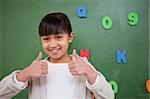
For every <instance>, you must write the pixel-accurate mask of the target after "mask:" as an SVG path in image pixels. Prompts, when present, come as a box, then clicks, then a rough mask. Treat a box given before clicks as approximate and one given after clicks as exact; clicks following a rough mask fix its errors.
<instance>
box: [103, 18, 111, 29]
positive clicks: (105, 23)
mask: <svg viewBox="0 0 150 99" xmlns="http://www.w3.org/2000/svg"><path fill="white" fill-rule="evenodd" d="M102 25H103V27H104V29H106V30H108V29H110V28H111V27H112V19H111V17H110V16H105V17H103V19H102Z"/></svg>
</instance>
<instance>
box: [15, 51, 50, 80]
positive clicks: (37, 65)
mask: <svg viewBox="0 0 150 99" xmlns="http://www.w3.org/2000/svg"><path fill="white" fill-rule="evenodd" d="M41 58H42V52H39V55H38V56H37V58H36V59H35V60H34V61H33V62H32V63H31V65H29V66H28V67H26V68H25V69H23V70H22V71H21V72H19V73H18V75H17V80H18V81H22V82H26V81H27V80H29V79H30V78H40V77H45V76H47V74H48V64H47V63H46V62H42V61H41Z"/></svg>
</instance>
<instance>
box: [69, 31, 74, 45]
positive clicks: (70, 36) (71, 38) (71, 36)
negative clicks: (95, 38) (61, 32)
mask: <svg viewBox="0 0 150 99" xmlns="http://www.w3.org/2000/svg"><path fill="white" fill-rule="evenodd" d="M73 38H74V32H71V33H70V35H69V43H71V42H72V40H73Z"/></svg>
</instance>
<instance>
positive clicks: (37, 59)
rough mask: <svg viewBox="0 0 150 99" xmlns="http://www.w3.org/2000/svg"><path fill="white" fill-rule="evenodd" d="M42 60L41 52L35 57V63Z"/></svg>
mask: <svg viewBox="0 0 150 99" xmlns="http://www.w3.org/2000/svg"><path fill="white" fill-rule="evenodd" d="M41 58H42V52H39V55H38V56H37V58H36V59H35V60H36V61H40V60H41Z"/></svg>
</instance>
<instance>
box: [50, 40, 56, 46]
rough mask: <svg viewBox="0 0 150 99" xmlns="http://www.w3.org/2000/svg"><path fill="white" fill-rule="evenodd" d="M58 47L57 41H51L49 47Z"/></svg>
mask: <svg viewBox="0 0 150 99" xmlns="http://www.w3.org/2000/svg"><path fill="white" fill-rule="evenodd" d="M56 46H57V41H56V40H54V39H53V40H51V41H50V43H49V47H51V48H53V47H56Z"/></svg>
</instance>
